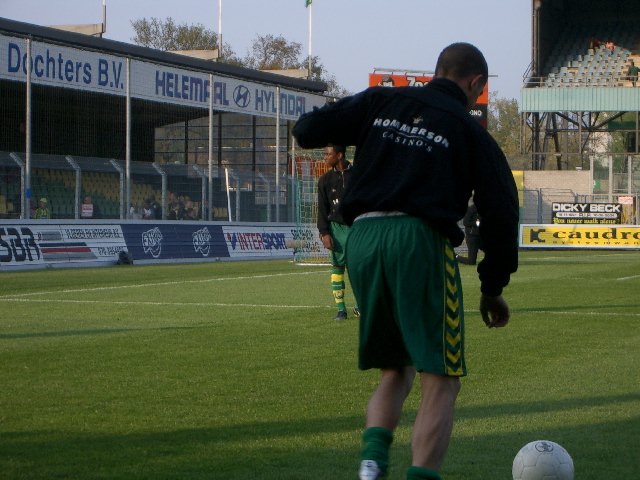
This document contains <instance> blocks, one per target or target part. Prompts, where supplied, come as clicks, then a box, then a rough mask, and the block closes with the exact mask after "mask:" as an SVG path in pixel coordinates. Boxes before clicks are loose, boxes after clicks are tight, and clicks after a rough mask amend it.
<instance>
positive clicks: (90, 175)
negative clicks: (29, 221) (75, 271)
mask: <svg viewBox="0 0 640 480" xmlns="http://www.w3.org/2000/svg"><path fill="white" fill-rule="evenodd" d="M25 170H26V165H25V160H24V155H23V154H21V153H15V152H0V218H10V219H11V218H13V219H19V218H34V213H35V210H36V209H37V208H38V205H39V203H40V200H41V199H45V200H46V206H47V208H48V210H49V218H53V219H56V218H57V219H82V218H104V219H142V218H146V217H145V209H148V208H149V207H150V206H152V204H154V203H155V204H156V205H157V207H158V213H157V216H154V219H162V220H224V221H234V222H240V221H246V222H255V221H259V222H262V221H264V222H272V221H277V222H280V221H281V222H295V198H294V196H295V185H294V177H293V176H291V175H288V174H287V172H284V173H283V174H282V175H281V176H280V178H278V179H276V178H275V176H274V174H273V173H271V172H260V171H259V170H253V169H251V168H249V169H242V168H229V167H226V168H215V167H214V169H213V170H212V171H211V174H210V173H209V170H208V168H207V167H205V166H202V165H195V164H158V163H151V162H131V164H130V167H129V169H128V170H127V168H126V163H125V162H124V161H123V160H116V159H104V158H90V157H75V156H70V155H66V156H63V155H37V154H34V155H33V156H32V164H31V189H30V190H29V189H27V188H26V186H25V175H26V172H25ZM127 198H130V199H131V201H130V203H128V204H127V202H126V199H127ZM208 199H211V201H209V200H208ZM86 204H91V205H92V206H95V209H94V208H93V207H92V208H91V210H87V209H86V208H85V207H83V205H86ZM23 205H30V212H29V215H28V217H27V215H26V212H25V211H24V208H23V207H22V206H23ZM88 213H90V214H88ZM149 219H151V218H149Z"/></svg>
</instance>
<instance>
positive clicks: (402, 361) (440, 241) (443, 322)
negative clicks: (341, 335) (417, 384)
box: [347, 215, 466, 376]
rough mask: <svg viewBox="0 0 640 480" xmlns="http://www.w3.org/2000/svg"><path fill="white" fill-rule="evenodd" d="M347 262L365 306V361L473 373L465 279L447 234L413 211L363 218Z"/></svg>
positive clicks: (375, 364) (373, 365)
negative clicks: (467, 353)
mask: <svg viewBox="0 0 640 480" xmlns="http://www.w3.org/2000/svg"><path fill="white" fill-rule="evenodd" d="M347 269H348V271H349V279H350V280H351V286H352V288H353V291H354V293H355V296H356V300H357V301H358V306H359V307H360V312H361V317H360V349H359V367H360V368H361V369H363V370H364V369H368V368H398V367H402V366H407V365H414V366H415V367H416V369H417V370H418V371H421V372H429V373H434V374H438V375H447V376H463V375H466V366H465V362H464V314H463V312H464V308H463V303H462V284H461V282H460V273H459V270H458V264H457V262H456V259H455V253H454V251H453V248H452V247H451V244H450V242H449V240H448V239H446V238H445V237H443V236H442V235H441V234H440V233H438V232H436V231H435V230H433V229H432V228H431V227H430V226H429V225H428V224H427V223H425V222H424V221H423V220H420V219H419V218H416V217H411V216H408V215H397V216H380V217H367V218H361V219H357V220H356V221H355V222H354V224H353V226H352V227H351V230H350V233H349V238H348V241H347Z"/></svg>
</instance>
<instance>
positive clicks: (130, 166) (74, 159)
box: [0, 18, 326, 222]
mask: <svg viewBox="0 0 640 480" xmlns="http://www.w3.org/2000/svg"><path fill="white" fill-rule="evenodd" d="M325 90H326V85H325V84H324V83H322V82H315V81H310V80H306V79H299V78H291V77H286V76H283V75H278V74H274V73H268V72H261V71H257V70H251V69H247V68H242V67H238V66H234V65H229V64H225V63H220V62H212V61H208V60H202V59H197V58H191V57H189V56H185V55H178V54H175V53H169V52H163V51H158V50H154V49H149V48H144V47H140V46H136V45H130V44H126V43H122V42H116V41H112V40H108V39H104V38H96V37H91V36H86V35H82V34H78V33H73V32H66V31H61V30H57V29H53V28H46V27H42V26H38V25H32V24H27V23H23V22H16V21H12V20H8V19H4V18H0V95H1V97H2V102H0V218H2V217H4V218H22V219H28V218H30V216H31V209H32V208H33V205H32V203H33V200H35V199H38V198H40V197H41V196H45V197H47V198H48V200H49V202H50V205H51V206H52V208H54V209H55V216H54V218H75V219H77V218H79V211H80V207H81V202H82V198H83V197H84V196H86V195H90V196H91V197H92V199H93V201H94V203H96V204H98V205H99V207H100V210H102V211H103V212H107V216H108V218H118V219H126V218H130V217H129V216H128V215H129V207H130V206H133V204H135V203H136V200H138V201H141V200H142V199H143V198H146V197H147V196H149V195H150V194H153V195H155V197H156V200H157V201H158V202H160V203H161V204H162V208H163V218H168V216H167V212H166V211H165V210H166V207H167V203H168V202H169V198H168V197H169V192H171V193H175V194H176V195H179V196H187V195H188V196H189V197H190V200H191V201H193V202H195V203H196V204H197V206H198V208H199V210H201V212H200V214H199V215H198V218H199V219H202V220H213V219H217V217H218V216H219V214H218V212H221V211H222V212H225V213H226V214H227V215H225V216H226V218H225V219H227V220H230V221H276V222H282V221H289V222H293V220H294V206H293V202H292V200H293V192H292V184H291V178H290V170H291V165H290V162H291V160H290V158H289V157H288V156H287V152H288V151H289V150H290V149H291V148H292V145H293V141H292V136H291V128H292V125H293V123H294V122H295V121H296V120H297V118H298V117H299V116H300V115H301V114H302V113H304V112H306V111H309V110H311V109H312V108H314V107H319V106H322V105H323V104H324V103H325V97H324V96H323V92H324V91H325ZM160 197H161V198H160ZM36 203H37V202H36Z"/></svg>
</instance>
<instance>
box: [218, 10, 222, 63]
mask: <svg viewBox="0 0 640 480" xmlns="http://www.w3.org/2000/svg"><path fill="white" fill-rule="evenodd" d="M218 58H222V0H218Z"/></svg>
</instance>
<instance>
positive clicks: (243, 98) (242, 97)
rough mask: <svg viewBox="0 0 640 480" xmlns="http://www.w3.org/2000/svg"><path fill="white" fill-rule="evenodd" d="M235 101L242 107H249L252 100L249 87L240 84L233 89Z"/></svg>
mask: <svg viewBox="0 0 640 480" xmlns="http://www.w3.org/2000/svg"><path fill="white" fill-rule="evenodd" d="M233 101H234V102H236V105H237V106H239V107H240V108H247V106H249V102H251V94H250V93H249V89H248V88H247V87H245V86H244V85H238V86H237V87H236V88H235V90H234V91H233Z"/></svg>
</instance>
